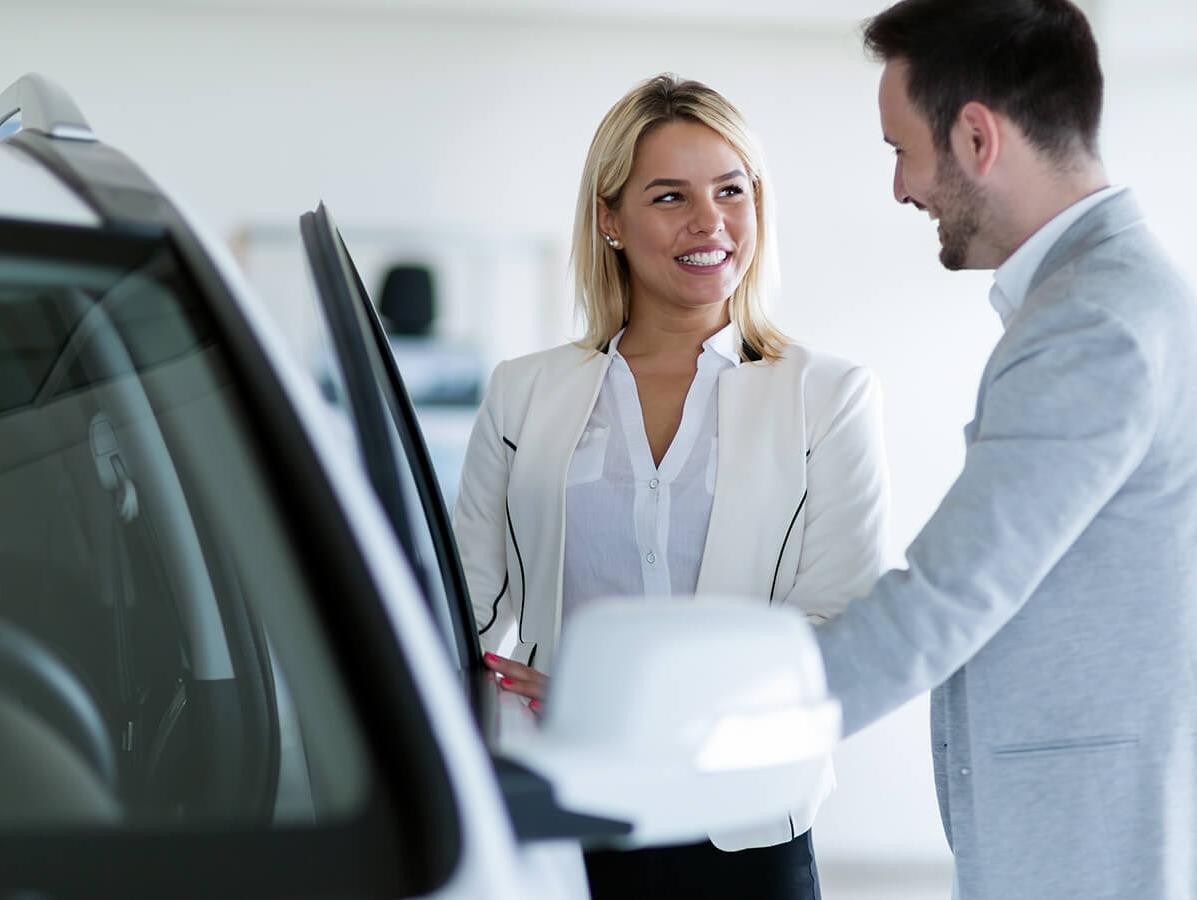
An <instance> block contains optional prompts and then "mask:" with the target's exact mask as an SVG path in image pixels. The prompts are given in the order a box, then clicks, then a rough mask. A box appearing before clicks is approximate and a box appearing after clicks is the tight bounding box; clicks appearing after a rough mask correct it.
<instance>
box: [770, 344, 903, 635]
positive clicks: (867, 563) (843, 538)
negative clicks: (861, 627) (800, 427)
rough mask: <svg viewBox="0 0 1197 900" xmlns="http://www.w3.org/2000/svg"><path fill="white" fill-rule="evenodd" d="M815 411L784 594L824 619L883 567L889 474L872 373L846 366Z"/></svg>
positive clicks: (867, 585)
mask: <svg viewBox="0 0 1197 900" xmlns="http://www.w3.org/2000/svg"><path fill="white" fill-rule="evenodd" d="M817 416H818V417H817V419H815V420H813V421H812V425H811V431H810V456H809V458H808V459H807V469H806V484H807V496H806V504H805V507H804V509H805V514H806V518H805V527H804V530H803V535H802V550H801V556H800V557H799V562H798V572H797V575H796V577H795V578H794V584H793V586H792V587H791V588H790V590H789V592H788V593H787V595H786V598H785V602H786V603H790V604H793V605H795V606H797V607H798V608H799V609H801V610H802V611H803V612H805V613H806V614H807V616H808V617H809V618H810V619H811V620H812V621H814V622H825V621H827V620H828V619H832V618H834V617H835V616H837V615H839V614H840V613H841V612H843V610H844V608H845V607H846V606H847V605H848V602H849V601H850V600H852V599H853V598H855V597H862V596H864V595H865V594H867V593H868V592H869V590H870V589H871V588H872V586H873V583H874V582H875V581H876V580H877V578H878V577H879V576H880V575H881V573H882V571H883V569H884V562H885V535H886V519H887V517H888V513H889V476H888V470H887V467H886V462H885V445H884V441H883V434H882V425H881V391H880V388H879V386H878V384H877V379H876V378H875V377H874V376H873V374H872V373H871V372H869V371H868V370H867V369H864V368H859V367H857V368H854V369H852V370H850V371H849V372H848V373H847V374H846V375H844V377H843V378H842V379H840V381H839V383H838V384H837V385H836V387H835V390H834V392H833V394H832V396H831V397H830V399H829V400H828V402H827V403H826V404H825V405H824V408H823V410H822V412H820V413H818V414H817Z"/></svg>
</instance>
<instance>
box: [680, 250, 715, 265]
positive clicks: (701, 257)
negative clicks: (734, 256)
mask: <svg viewBox="0 0 1197 900" xmlns="http://www.w3.org/2000/svg"><path fill="white" fill-rule="evenodd" d="M725 259H727V251H726V250H709V251H706V252H704V253H687V254H686V255H685V256H679V257H678V258H677V260H678V262H683V263H686V265H689V266H717V265H719V263H721V262H723V261H724V260H725Z"/></svg>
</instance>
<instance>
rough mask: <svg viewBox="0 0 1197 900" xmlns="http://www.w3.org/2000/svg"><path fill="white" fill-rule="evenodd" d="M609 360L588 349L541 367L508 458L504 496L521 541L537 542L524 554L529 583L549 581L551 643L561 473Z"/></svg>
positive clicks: (561, 519)
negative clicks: (548, 367) (534, 550)
mask: <svg viewBox="0 0 1197 900" xmlns="http://www.w3.org/2000/svg"><path fill="white" fill-rule="evenodd" d="M610 362H611V358H610V357H609V356H608V355H607V354H605V353H587V354H586V356H585V357H584V358H583V359H582V360H581V361H580V362H574V361H571V362H570V363H569V364H567V365H566V366H563V367H562V368H560V369H553V370H546V371H544V372H542V373H541V376H540V377H539V378H538V380H537V382H536V383H535V385H534V386H533V388H532V395H531V396H530V397H529V398H528V406H527V410H528V412H527V418H526V419H525V420H524V423H523V427H522V428H521V429H520V442H519V450H518V451H517V452H516V454H515V460H514V462H513V464H512V471H511V484H510V490H509V493H508V496H510V497H511V498H513V499H512V509H511V514H512V518H513V521H514V526H513V527H514V528H516V529H517V531H518V532H519V542H520V545H521V546H522V547H527V548H537V554H536V558H535V559H529V558H528V556H527V555H525V557H524V564H525V566H527V567H528V568H529V572H528V583H529V584H537V585H542V586H546V587H547V586H550V585H551V586H554V589H553V596H554V598H555V606H554V612H553V615H554V618H555V625H554V643H555V642H556V638H557V637H558V636H559V634H560V630H561V574H562V566H563V563H564V557H565V478H566V475H567V474H568V472H569V462H570V459H571V458H572V457H573V451H574V448H575V447H576V446H577V444H578V439H579V438H580V437H581V436H582V431H583V429H584V428H585V427H586V423H587V422H588V421H589V420H590V414H591V411H592V410H593V409H594V404H595V400H596V399H597V397H598V392H599V388H600V387H601V386H602V383H603V376H604V375H606V372H607V367H608V366H609V365H610ZM533 568H534V569H535V572H533V571H531V570H532V569H533ZM534 608H537V604H535V603H534V604H532V607H530V609H534ZM524 630H525V631H527V623H525V629H524Z"/></svg>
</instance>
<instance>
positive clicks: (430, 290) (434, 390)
mask: <svg viewBox="0 0 1197 900" xmlns="http://www.w3.org/2000/svg"><path fill="white" fill-rule="evenodd" d="M378 297H379V300H378V312H379V314H380V315H381V316H382V320H383V327H385V328H386V329H387V334H388V336H389V337H390V343H391V352H392V353H394V354H395V361H396V362H397V363H398V364H399V370H400V372H401V373H402V374H403V381H404V383H405V384H406V385H407V391H408V393H409V394H410V395H411V401H412V403H413V404H414V405H415V406H417V407H422V406H468V407H471V408H472V407H476V406H478V404H479V403H480V402H481V401H482V379H483V371H482V361H481V359H479V356H478V352H477V350H476V349H475V348H473V347H471V346H468V345H466V344H462V343H459V342H457V341H450V340H446V339H444V338H440V337H436V336H435V335H434V334H433V326H434V325H435V323H436V316H437V303H436V293H435V290H434V281H433V277H432V272H431V270H430V269H429V268H428V267H427V266H424V265H420V264H416V263H401V264H397V265H394V266H392V267H391V268H389V269H388V270H387V272H386V274H385V275H384V276H383V280H382V290H381V291H379V293H378Z"/></svg>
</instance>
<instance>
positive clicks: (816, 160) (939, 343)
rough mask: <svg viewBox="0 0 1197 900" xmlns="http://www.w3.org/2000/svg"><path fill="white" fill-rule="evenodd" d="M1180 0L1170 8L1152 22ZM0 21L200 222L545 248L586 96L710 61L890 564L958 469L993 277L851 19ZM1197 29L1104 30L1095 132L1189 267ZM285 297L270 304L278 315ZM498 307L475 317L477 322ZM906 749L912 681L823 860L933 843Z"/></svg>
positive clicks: (928, 803) (925, 779)
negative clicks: (862, 460) (874, 398)
mask: <svg viewBox="0 0 1197 900" xmlns="http://www.w3.org/2000/svg"><path fill="white" fill-rule="evenodd" d="M881 5H882V4H876V6H877V7H878V8H880V6H881ZM1122 8H1123V7H1122V6H1120V5H1118V4H1116V3H1110V4H1105V5H1104V6H1103V7H1102V9H1101V13H1102V15H1101V16H1100V17H1099V18H1100V20H1101V21H1108V22H1111V23H1112V24H1111V25H1110V27H1111V28H1114V26H1115V25H1116V24H1117V23H1118V22H1119V21H1120V19H1119V18H1118V16H1116V15H1114V13H1115V12H1118V13H1119V14H1120V15H1121V10H1122ZM1127 8H1132V9H1142V7H1141V6H1139V5H1137V4H1136V5H1135V6H1133V7H1132V6H1130V5H1129V4H1127ZM1195 15H1197V14H1195V13H1194V12H1193V11H1192V9H1191V8H1190V4H1189V3H1188V2H1184V3H1183V4H1176V5H1174V6H1171V7H1168V8H1167V10H1166V15H1165V21H1168V20H1169V17H1171V18H1173V19H1175V18H1176V17H1182V19H1183V21H1185V22H1187V21H1188V20H1187V19H1184V18H1183V17H1192V16H1195ZM1132 18H1133V16H1132ZM1178 21H1179V20H1178ZM1164 30H1165V31H1168V32H1170V31H1171V29H1164ZM3 33H4V37H3V39H2V40H3V53H0V82H7V81H8V80H9V79H11V78H12V77H15V76H16V75H18V74H20V73H22V72H24V71H26V70H37V71H41V72H44V73H46V74H48V75H50V76H52V77H54V78H55V79H57V80H59V81H61V82H62V83H63V84H64V85H65V86H66V87H67V88H68V89H69V90H70V91H71V92H72V94H73V95H74V96H75V98H76V100H77V101H78V102H79V104H80V106H81V107H82V109H83V110H84V111H85V113H86V114H87V115H88V117H89V118H90V120H91V122H92V125H93V126H94V127H95V128H96V130H97V132H98V133H99V134H100V136H101V137H102V139H104V140H106V141H108V142H110V143H113V144H114V145H116V146H118V147H120V148H122V149H124V150H126V151H127V152H129V153H130V154H131V155H133V156H134V157H135V158H136V159H137V160H139V161H140V162H141V163H142V164H143V165H144V166H145V167H146V168H147V169H148V170H149V171H150V172H151V174H153V175H155V176H157V177H159V178H160V179H161V180H162V181H163V182H164V183H165V184H166V185H168V186H169V187H170V188H171V189H172V190H173V191H175V192H176V193H177V194H178V195H180V196H181V197H183V198H184V199H185V200H187V201H188V202H189V203H190V205H191V206H192V207H193V208H194V209H195V210H196V211H197V212H199V214H200V215H201V216H202V217H203V218H204V219H205V220H206V221H207V222H208V224H209V225H210V226H212V227H213V228H215V229H216V230H217V231H218V233H223V234H226V235H232V234H233V233H234V232H235V231H236V230H237V229H238V228H239V227H241V226H243V225H245V224H247V223H258V224H263V223H264V224H273V223H290V222H293V221H294V219H295V217H296V216H297V215H298V214H299V212H301V211H302V210H305V209H308V208H310V207H311V206H313V205H314V204H315V202H316V201H317V200H318V199H320V198H324V199H325V200H327V201H328V203H329V204H330V206H331V207H332V208H333V210H334V211H335V212H336V214H337V217H338V219H339V221H340V222H341V224H342V225H343V226H346V229H347V231H348V230H349V229H350V228H352V227H353V226H358V227H362V228H365V227H368V226H378V227H386V228H394V229H399V230H402V231H404V232H408V233H413V232H414V233H419V232H420V231H421V230H429V231H435V230H451V231H455V232H461V231H465V232H468V233H472V234H477V235H478V236H479V240H486V235H495V236H500V235H501V236H502V237H503V239H504V240H508V239H512V238H516V239H527V240H528V241H530V242H534V243H538V244H541V243H545V242H547V243H548V244H549V245H552V246H556V247H557V248H558V258H559V259H560V260H561V261H562V264H563V261H564V255H565V252H566V242H567V239H568V234H569V230H570V224H571V215H572V209H573V203H574V197H575V190H576V185H577V178H578V174H579V169H580V166H581V163H582V159H583V157H584V154H585V150H586V146H587V144H588V142H589V139H590V136H591V134H592V133H593V129H594V127H595V125H596V124H597V122H598V119H599V118H600V117H601V115H602V113H603V112H604V111H605V110H606V109H607V107H608V106H609V105H610V104H611V103H612V102H613V101H614V100H615V99H617V98H618V97H619V96H620V95H621V94H622V93H623V92H624V91H625V90H626V89H627V88H628V87H629V86H630V85H631V84H632V83H633V82H634V81H636V80H638V79H640V78H642V77H645V76H647V75H650V74H653V73H656V72H658V71H662V70H673V71H677V72H680V73H683V74H685V75H687V76H690V77H696V78H699V79H702V80H705V81H708V82H709V83H711V84H712V85H714V86H716V87H718V88H719V89H720V90H722V91H723V92H724V93H725V94H727V95H728V96H729V97H731V98H732V99H733V100H734V101H736V102H737V103H738V104H739V105H740V106H741V107H742V109H743V110H744V111H745V113H746V114H747V115H748V117H749V119H750V121H752V122H753V123H754V125H755V127H756V129H757V131H758V132H759V134H760V136H761V138H762V141H763V143H764V145H765V147H766V150H767V153H768V155H769V158H770V161H771V163H772V167H773V175H774V183H775V186H776V197H777V200H778V209H779V211H780V213H781V230H780V236H781V250H782V266H783V278H784V284H785V290H784V294H783V296H782V297H780V298H779V302H778V303H777V305H776V318H777V320H778V321H779V322H780V324H782V325H783V327H784V328H785V329H786V330H788V331H789V332H790V333H791V334H793V335H794V336H796V337H798V338H800V339H801V340H804V341H808V342H810V343H811V344H813V345H815V346H818V347H821V348H823V349H826V350H830V351H833V352H836V353H840V354H842V355H845V356H849V357H852V358H854V359H856V360H859V361H860V362H863V363H865V364H867V365H869V366H871V367H872V368H873V369H874V370H875V371H876V372H877V373H878V374H879V375H880V377H881V379H882V382H883V384H884V385H885V390H886V399H887V429H888V432H887V437H888V442H889V452H890V464H891V470H892V481H893V501H894V506H893V522H892V536H893V540H892V551H893V552H892V555H893V558H894V561H895V562H898V561H900V551H901V548H902V547H904V546H905V545H906V543H908V542H909V540H910V539H911V538H912V537H913V536H914V535H915V533H916V532H917V530H918V528H919V527H920V526H921V524H922V522H923V521H925V519H926V518H927V516H928V515H929V514H930V513H931V512H932V511H933V510H934V508H935V506H936V504H937V502H938V499H939V497H940V496H941V495H942V493H943V491H944V490H945V489H946V487H947V486H948V484H949V483H950V482H951V480H952V478H953V477H954V475H955V473H956V472H957V470H958V469H959V466H960V464H961V461H962V440H961V437H960V428H961V426H963V424H964V423H965V422H966V421H968V419H969V418H971V414H972V403H973V398H974V388H975V384H976V381H977V377H978V375H979V372H980V369H981V367H982V365H983V363H984V360H985V357H986V355H987V353H988V350H989V348H990V346H991V345H992V343H993V341H994V340H995V338H996V336H997V334H998V323H997V320H996V316H995V315H994V314H993V313H992V311H991V310H990V309H989V307H988V305H987V303H986V293H987V289H988V282H989V279H988V276H987V275H984V274H976V273H973V274H958V275H952V274H948V273H946V272H944V271H942V270H941V269H940V268H939V266H938V263H937V261H936V255H937V243H936V238H935V232H934V229H933V228H932V227H931V226H930V225H929V224H928V223H927V221H926V218H925V217H923V216H920V215H918V214H916V213H914V212H913V211H912V210H910V209H907V208H899V207H898V206H897V205H896V204H895V203H894V202H893V200H892V198H891V196H890V176H891V170H890V165H891V158H890V156H889V154H888V151H887V149H886V148H885V147H884V146H883V145H882V143H881V140H880V134H879V126H878V124H877V121H876V112H875V90H876V79H877V74H878V73H877V70H876V68H875V67H874V66H873V65H872V64H870V63H868V62H866V61H865V60H864V59H863V58H862V55H861V53H860V50H859V48H858V44H857V41H856V39H855V37H854V36H853V35H852V33H851V31H850V29H849V28H846V27H843V26H840V25H836V26H834V27H833V26H831V25H823V26H820V27H819V28H817V29H811V28H804V27H800V26H798V25H794V24H786V23H784V22H783V23H781V24H778V23H777V22H774V21H768V22H765V23H763V24H761V25H759V26H753V25H752V24H751V23H743V22H739V23H737V22H735V21H732V22H729V23H726V24H711V22H710V21H709V17H708V20H707V22H706V23H705V24H699V25H688V24H687V23H686V21H685V20H684V18H683V19H681V20H679V21H670V20H669V19H668V17H662V16H658V17H656V18H654V19H652V20H645V21H643V22H639V23H637V22H635V21H634V20H630V19H629V18H627V17H626V16H625V17H624V18H621V19H620V20H619V21H615V22H608V21H607V20H605V19H604V18H603V17H602V16H601V15H592V16H589V17H587V18H586V19H584V20H579V19H577V18H568V17H566V18H564V19H561V20H559V21H555V20H552V19H551V18H548V17H546V16H535V15H533V16H523V17H522V18H520V19H518V20H508V19H504V17H503V16H501V15H491V16H489V17H488V18H487V19H485V20H479V19H477V18H462V17H437V16H436V15H433V14H430V13H418V12H411V11H408V12H402V11H396V10H394V9H391V10H390V11H388V10H387V9H386V8H378V9H374V10H357V11H354V12H350V13H342V14H334V13H331V12H320V11H313V10H304V11H292V12H290V13H288V14H286V15H280V14H274V15H272V14H269V13H264V12H259V13H243V14H238V13H236V12H234V11H232V10H229V9H227V8H226V9H214V10H210V11H207V12H194V11H187V10H181V11H174V12H169V11H167V12H164V11H159V10H156V9H154V8H152V7H149V8H141V9H123V10H122V9H109V10H107V11H104V12H99V11H96V12H90V11H87V10H85V9H80V8H77V7H75V6H73V5H70V4H50V10H49V11H47V9H46V6H45V5H41V6H37V7H32V8H30V7H27V6H24V5H22V6H17V7H15V8H8V9H6V10H5V12H4V28H3ZM1136 40H1137V41H1138V40H1139V39H1138V38H1136ZM1145 40H1146V41H1147V44H1148V46H1149V47H1150V46H1153V44H1152V43H1151V40H1152V39H1150V38H1147V39H1145ZM1111 42H1112V43H1115V44H1116V43H1117V42H1116V40H1115V39H1114V38H1111ZM1140 43H1141V41H1140ZM1193 46H1194V44H1193V42H1189V43H1187V44H1185V43H1183V42H1182V43H1181V44H1180V46H1178V47H1174V48H1173V49H1172V51H1171V52H1170V53H1169V54H1168V55H1167V58H1166V59H1163V60H1156V59H1154V58H1153V56H1152V55H1151V53H1150V52H1146V53H1145V52H1144V51H1143V50H1142V49H1141V47H1140V46H1139V44H1137V43H1136V44H1134V45H1133V46H1121V45H1120V46H1119V47H1118V49H1117V52H1116V53H1114V54H1112V55H1111V57H1110V59H1109V60H1108V68H1109V77H1110V81H1111V89H1110V101H1109V106H1108V112H1107V125H1106V145H1107V147H1108V151H1109V152H1108V158H1109V162H1110V166H1111V170H1112V175H1113V176H1114V177H1115V179H1116V180H1118V181H1122V182H1126V183H1132V184H1136V185H1139V186H1140V187H1141V188H1142V194H1143V200H1144V203H1145V205H1146V207H1147V208H1148V210H1149V212H1150V213H1151V215H1152V218H1153V221H1154V222H1155V224H1156V225H1157V227H1158V230H1160V231H1161V233H1162V234H1163V236H1164V237H1165V240H1166V241H1167V242H1168V244H1169V246H1170V247H1171V248H1172V249H1173V251H1174V252H1175V253H1177V255H1178V256H1181V257H1183V259H1182V263H1183V264H1184V265H1185V266H1186V267H1187V270H1188V271H1189V272H1190V273H1192V274H1194V276H1195V277H1197V261H1195V259H1194V251H1193V242H1192V240H1191V237H1190V235H1191V226H1190V220H1191V216H1192V210H1193V209H1194V208H1197V180H1195V179H1194V177H1193V175H1192V173H1191V167H1192V153H1193V151H1192V148H1193V147H1194V146H1197V124H1195V123H1197V117H1195V116H1194V115H1193V113H1194V111H1195V110H1197V104H1195V102H1194V101H1195V100H1197V61H1195V59H1194V56H1193V51H1192V50H1191V48H1192V47H1193ZM290 300H291V298H288V297H274V298H271V301H272V303H273V304H274V305H275V307H276V310H277V311H278V313H279V315H280V318H283V319H285V318H286V316H287V315H288V314H289V312H288V310H287V308H286V304H287V302H289V301H290ZM504 302H508V301H504ZM510 302H512V303H518V300H512V301H510ZM568 305H569V301H568V284H567V281H566V279H565V273H564V271H562V272H561V273H560V280H559V303H558V304H557V305H556V306H555V307H554V308H553V309H551V310H549V309H546V310H545V312H544V313H543V315H542V316H541V317H540V319H539V320H528V319H527V318H526V310H525V311H524V313H525V315H524V317H523V319H522V321H524V322H526V323H529V324H527V325H526V326H521V328H520V329H518V331H517V332H515V333H513V332H511V331H506V332H504V331H503V330H502V329H498V330H496V331H495V332H494V333H495V334H497V335H499V336H500V337H499V339H498V340H497V341H496V344H495V346H492V347H491V348H489V349H490V351H491V353H492V354H493V355H494V356H504V355H512V354H515V353H520V352H524V351H526V350H529V349H532V348H534V347H538V346H544V345H547V344H549V343H551V342H557V341H560V340H563V339H564V338H566V337H567V336H568V335H569V325H570V320H569V313H568ZM519 314H520V311H518V310H514V309H490V310H484V311H479V315H485V316H488V317H490V319H489V320H488V321H492V322H493V321H496V320H503V319H504V318H506V317H508V316H510V317H512V318H516V317H518V316H519ZM927 743H928V742H927V737H926V705H925V700H918V701H915V702H914V703H912V704H910V705H909V706H908V707H906V708H905V709H903V710H901V711H899V712H898V713H896V714H894V715H893V716H891V717H890V718H888V719H886V720H884V721H883V722H881V723H878V724H877V725H875V726H873V727H872V728H870V729H868V730H867V731H866V732H864V733H862V734H861V735H859V736H857V737H855V738H853V739H851V740H850V741H849V742H847V744H846V745H845V746H844V747H843V748H842V750H841V752H840V753H839V780H840V789H839V791H838V792H837V794H836V795H834V797H833V798H832V800H831V801H829V803H828V804H827V806H826V808H825V810H824V812H823V813H822V814H821V818H820V822H819V824H818V829H817V841H818V844H819V848H820V853H821V856H822V857H823V858H824V859H836V858H838V859H870V860H877V861H885V860H892V861H900V860H907V861H909V860H915V861H923V862H930V863H934V862H936V861H942V860H943V859H945V858H946V847H945V845H944V841H943V837H942V834H941V832H940V828H939V823H938V817H937V815H936V813H935V809H934V799H933V790H932V786H931V778H930V766H929V762H928V747H927Z"/></svg>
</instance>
